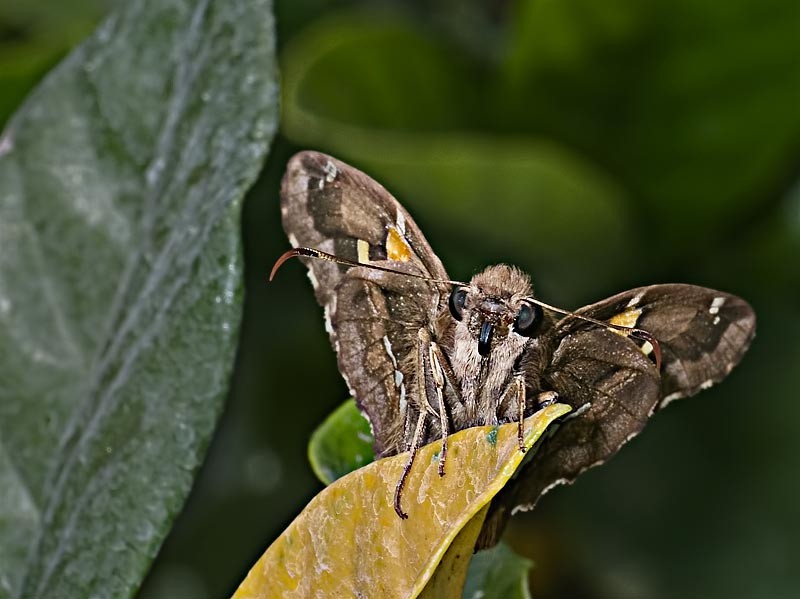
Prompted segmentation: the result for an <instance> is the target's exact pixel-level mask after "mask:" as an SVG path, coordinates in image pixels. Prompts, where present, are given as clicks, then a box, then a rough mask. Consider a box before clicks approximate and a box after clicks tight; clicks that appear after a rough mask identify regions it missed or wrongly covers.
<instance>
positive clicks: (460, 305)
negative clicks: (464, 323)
mask: <svg viewBox="0 0 800 599" xmlns="http://www.w3.org/2000/svg"><path fill="white" fill-rule="evenodd" d="M466 303H467V290H466V289H464V288H463V287H456V288H455V289H453V292H452V293H451V294H450V314H452V315H453V318H455V319H456V320H461V317H462V316H464V305H465V304H466Z"/></svg>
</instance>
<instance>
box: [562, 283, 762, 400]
mask: <svg viewBox="0 0 800 599" xmlns="http://www.w3.org/2000/svg"><path fill="white" fill-rule="evenodd" d="M578 313H579V314H586V315H588V316H591V317H593V318H596V319H598V320H605V321H611V322H615V323H617V324H623V325H626V326H634V327H637V328H640V329H644V330H645V331H648V332H650V333H652V334H653V336H654V337H655V338H656V339H657V340H658V341H659V345H660V346H661V358H662V365H661V401H660V404H659V407H663V406H664V405H666V404H667V403H669V402H670V401H672V400H674V399H678V398H681V397H687V396H689V395H694V394H695V393H697V392H698V391H701V390H702V389H707V388H708V387H710V386H711V385H714V384H716V383H718V382H720V381H721V380H722V379H723V378H725V377H726V376H727V375H728V374H729V373H730V371H731V370H732V369H733V367H734V366H736V365H737V364H738V363H739V360H741V359H742V356H743V355H744V353H745V352H746V351H747V348H748V347H749V346H750V342H751V341H752V340H753V337H754V335H755V330H756V317H755V313H754V312H753V309H752V308H751V307H750V305H749V304H748V303H747V302H746V301H744V300H743V299H742V298H740V297H737V296H735V295H731V294H728V293H723V292H721V291H716V290H714V289H707V288H705V287H697V286H695V285H677V284H676V285H651V286H649V287H640V288H638V289H631V290H630V291H626V292H624V293H620V294H618V295H615V296H613V297H610V298H608V299H605V300H603V301H601V302H598V303H596V304H592V305H589V306H586V307H584V308H581V309H580V310H578ZM567 320H573V319H565V320H564V321H562V322H565V323H566V321H567ZM573 322H574V320H573ZM569 326H572V325H569Z"/></svg>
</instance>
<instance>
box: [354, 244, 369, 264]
mask: <svg viewBox="0 0 800 599" xmlns="http://www.w3.org/2000/svg"><path fill="white" fill-rule="evenodd" d="M356 250H357V251H358V262H359V264H369V243H367V242H366V241H364V240H363V239H359V240H358V241H357V242H356Z"/></svg>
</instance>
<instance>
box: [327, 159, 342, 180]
mask: <svg viewBox="0 0 800 599" xmlns="http://www.w3.org/2000/svg"><path fill="white" fill-rule="evenodd" d="M323 170H324V171H325V182H326V183H333V180H334V179H336V176H337V175H338V174H339V169H338V168H336V165H335V164H334V163H333V162H331V161H330V160H328V162H326V163H325V167H324V169H323Z"/></svg>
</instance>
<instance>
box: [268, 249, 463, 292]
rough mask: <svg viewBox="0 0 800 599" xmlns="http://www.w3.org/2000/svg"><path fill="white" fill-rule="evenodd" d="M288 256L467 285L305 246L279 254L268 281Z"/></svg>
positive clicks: (424, 279) (448, 283) (435, 281)
mask: <svg viewBox="0 0 800 599" xmlns="http://www.w3.org/2000/svg"><path fill="white" fill-rule="evenodd" d="M289 258H318V259H319V260H325V261H326V262H333V263H335V264H343V265H345V266H361V267H363V268H371V269H373V270H380V271H383V272H391V273H394V274H396V275H403V276H405V277H413V278H415V279H422V280H423V281H430V282H431V283H441V284H443V285H455V286H461V287H465V286H466V285H467V284H466V283H462V282H461V281H450V280H448V279H434V278H433V277H426V276H425V275H418V274H416V273H413V272H403V271H402V270H394V269H393V268H387V267H385V266H378V265H377V264H364V263H362V262H354V261H353V260H347V259H346V258H340V257H339V256H334V255H333V254H328V253H327V252H323V251H321V250H315V249H314V248H306V247H297V248H294V249H292V250H289V251H287V252H284V253H283V254H281V256H280V257H279V258H278V259H277V260H276V261H275V264H274V266H273V267H272V272H270V273H269V280H270V281H272V279H273V278H274V277H275V273H276V272H277V271H278V269H279V268H280V267H281V266H282V265H283V263H284V262H286V261H287V260H288V259H289Z"/></svg>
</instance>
